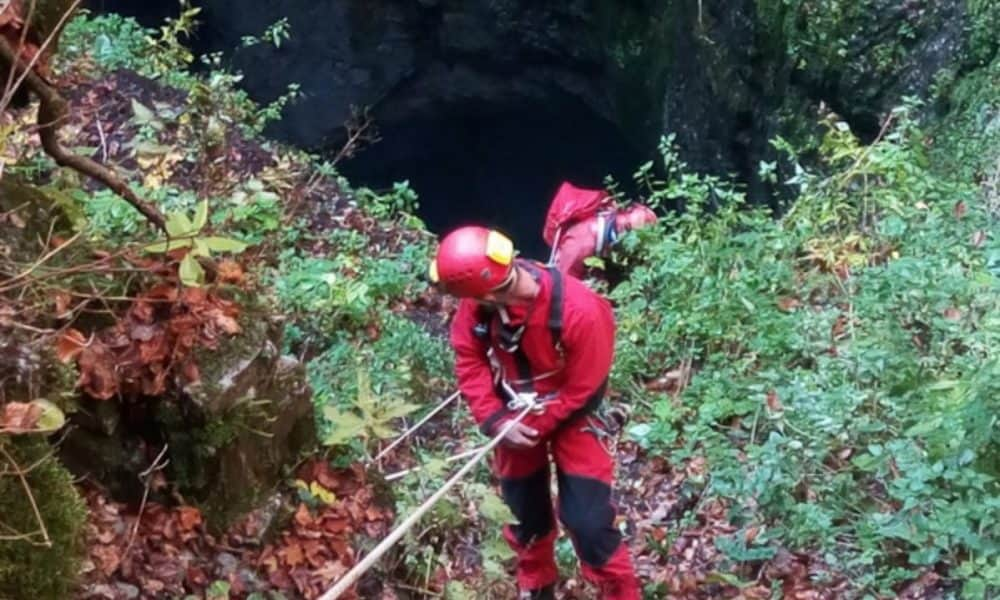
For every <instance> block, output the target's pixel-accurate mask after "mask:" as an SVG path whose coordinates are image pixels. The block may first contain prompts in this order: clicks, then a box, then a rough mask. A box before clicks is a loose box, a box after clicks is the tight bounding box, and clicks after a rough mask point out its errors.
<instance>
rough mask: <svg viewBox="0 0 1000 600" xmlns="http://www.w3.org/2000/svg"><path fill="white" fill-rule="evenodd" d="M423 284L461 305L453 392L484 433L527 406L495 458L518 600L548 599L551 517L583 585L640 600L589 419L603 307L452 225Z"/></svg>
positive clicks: (604, 455) (473, 230) (605, 345)
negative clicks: (553, 484)
mask: <svg viewBox="0 0 1000 600" xmlns="http://www.w3.org/2000/svg"><path fill="white" fill-rule="evenodd" d="M430 271H431V272H430V275H431V279H432V281H434V282H435V283H437V284H438V285H439V286H440V287H441V289H443V291H445V292H447V293H450V294H452V295H455V296H458V297H459V298H461V301H460V303H459V307H458V311H457V313H456V315H455V318H454V321H453V322H452V326H451V343H452V346H453V347H454V349H455V356H456V358H455V372H456V375H457V378H458V387H459V390H460V391H461V392H462V395H463V396H464V397H465V399H466V401H467V402H468V404H469V407H470V409H471V412H472V415H473V417H474V418H475V420H476V422H477V423H478V424H479V426H480V428H481V429H482V431H483V432H484V433H485V434H486V435H490V436H493V435H496V434H497V433H498V432H499V431H500V430H501V428H503V427H504V426H505V425H506V424H507V423H508V422H509V421H510V420H511V419H513V418H514V416H515V415H517V414H519V413H520V411H521V410H523V408H522V407H523V406H525V405H526V404H524V403H525V402H529V403H530V402H531V401H532V399H535V398H537V404H538V407H537V410H536V411H533V412H530V413H528V416H527V417H525V418H524V419H523V420H522V421H521V422H520V423H518V424H516V425H515V426H513V428H511V429H510V431H508V432H507V434H506V436H505V438H504V441H503V443H502V444H501V445H500V446H498V447H497V450H496V453H495V455H494V470H495V473H496V475H497V477H498V478H499V480H500V488H501V492H502V495H503V498H504V501H505V502H506V503H507V505H508V506H509V507H510V509H511V511H512V512H513V513H514V516H515V517H517V520H518V524H516V525H508V526H506V527H505V528H504V537H505V539H506V540H507V542H508V543H509V544H510V546H511V547H512V548H513V549H514V551H515V552H516V553H517V581H518V586H519V588H520V589H521V590H522V591H521V596H520V597H521V598H526V599H553V598H554V597H555V596H554V591H553V590H554V585H555V583H556V581H557V579H558V571H557V568H556V563H555V558H554V544H555V539H556V536H557V533H558V531H557V527H556V519H555V515H556V511H555V510H554V508H553V503H552V498H551V496H550V480H551V471H550V459H549V455H550V454H551V456H552V462H554V463H555V470H556V477H557V481H558V484H559V502H558V504H559V506H558V515H559V520H560V521H561V522H562V523H563V525H564V526H565V528H566V529H567V530H568V531H569V534H570V537H571V538H572V540H573V543H574V545H575V548H576V551H577V555H578V556H579V557H580V562H581V565H582V571H583V575H584V577H585V578H586V579H587V580H589V581H591V582H592V583H593V584H595V585H596V586H597V587H598V588H599V589H600V590H601V597H602V598H604V599H606V600H638V599H639V598H640V590H639V583H638V580H637V578H636V576H635V571H634V569H633V567H632V561H631V558H630V556H629V552H628V548H627V547H626V546H625V544H624V543H623V542H622V537H621V534H620V533H619V531H618V530H617V529H616V528H615V507H614V505H613V504H612V500H611V484H612V480H613V477H614V457H613V455H612V453H611V451H610V449H609V447H608V446H607V444H606V442H607V439H606V437H607V436H606V430H605V428H604V427H603V423H602V422H601V421H600V419H598V418H597V417H596V416H594V413H593V411H594V410H595V409H596V408H597V406H598V405H599V404H600V402H601V400H602V397H603V396H604V392H605V389H606V387H607V380H608V373H609V371H610V369H611V363H612V358H613V352H614V334H615V322H614V315H613V313H612V310H611V306H610V305H609V304H608V302H607V301H606V300H605V299H604V298H602V297H601V296H599V295H598V294H596V293H595V292H593V291H592V290H590V289H589V288H588V287H587V286H586V285H584V284H583V283H581V282H580V281H579V280H577V279H576V278H574V277H569V276H564V275H562V274H561V273H560V272H559V271H558V270H557V269H555V268H546V267H544V266H542V265H540V264H537V263H533V262H530V261H526V260H521V259H515V258H514V248H513V244H512V243H511V241H510V240H509V239H507V238H506V237H505V236H503V234H501V233H499V232H497V231H492V230H489V229H486V228H483V227H474V226H471V227H461V228H459V229H457V230H455V231H453V232H451V233H450V234H448V235H447V236H445V237H444V238H443V239H442V241H441V244H440V246H439V248H438V250H437V254H436V256H435V258H434V260H433V261H432V263H431V269H430Z"/></svg>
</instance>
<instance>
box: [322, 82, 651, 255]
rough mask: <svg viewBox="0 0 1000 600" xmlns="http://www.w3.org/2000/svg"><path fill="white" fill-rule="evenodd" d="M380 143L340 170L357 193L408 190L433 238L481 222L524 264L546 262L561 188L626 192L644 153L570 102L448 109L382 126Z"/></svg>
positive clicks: (469, 105) (381, 124)
mask: <svg viewBox="0 0 1000 600" xmlns="http://www.w3.org/2000/svg"><path fill="white" fill-rule="evenodd" d="M375 119H376V123H375V124H376V126H377V127H378V130H379V137H380V140H379V141H378V142H376V143H374V144H372V145H371V146H369V147H367V148H364V149H363V150H362V151H360V152H358V153H357V155H356V156H355V157H354V158H352V159H350V160H348V161H344V162H343V163H341V164H340V165H339V167H340V171H341V173H342V174H343V175H345V176H346V177H347V178H348V179H349V180H350V181H351V182H352V183H353V184H355V185H359V186H367V187H370V188H372V189H375V190H387V189H390V188H391V186H392V184H393V183H394V182H398V181H404V180H405V181H409V184H410V187H411V188H413V190H414V191H416V192H417V194H418V196H419V204H420V207H419V210H418V216H420V218H421V219H423V221H424V223H425V224H426V225H427V227H428V229H430V230H431V231H432V232H434V233H438V234H441V233H444V232H447V231H448V230H450V229H452V228H454V227H456V226H459V225H463V224H468V223H478V224H482V225H486V226H492V227H496V228H498V229H500V230H501V231H504V232H505V233H507V234H508V235H510V236H511V238H512V239H513V240H514V243H515V245H516V246H517V247H518V248H519V250H520V251H521V253H522V254H523V255H525V256H528V257H531V258H537V259H546V258H547V257H548V247H547V246H546V245H545V243H544V242H543V241H542V226H543V223H544V219H545V212H546V210H547V209H548V205H549V202H550V200H551V199H552V196H553V194H554V193H555V191H556V189H557V188H558V187H559V184H560V183H561V182H563V181H570V182H572V183H574V184H575V185H578V186H584V187H595V188H598V187H603V186H604V185H605V177H606V176H611V177H612V178H613V179H614V180H615V181H616V182H618V183H619V184H621V186H622V188H623V189H625V190H626V191H630V184H631V180H632V173H633V172H635V170H636V168H637V167H638V166H639V164H640V163H641V162H642V161H643V160H644V159H643V157H644V156H646V154H645V153H644V152H642V151H640V150H639V149H637V148H635V147H634V145H633V144H631V143H630V142H629V140H628V139H627V138H626V137H625V135H624V134H623V133H622V132H621V131H620V130H618V129H617V128H616V127H615V126H614V125H613V124H611V123H609V122H608V121H606V120H604V119H602V118H600V117H599V116H598V115H596V114H594V113H593V112H592V111H590V110H589V109H587V108H586V107H585V106H583V105H582V103H580V102H578V101H574V100H573V99H572V98H569V99H562V100H560V101H551V100H547V101H546V102H545V103H544V105H537V104H534V103H523V104H506V105H499V106H498V105H490V103H489V102H488V101H482V102H479V103H475V102H470V103H468V104H466V105H464V106H461V107H457V106H447V107H443V108H442V109H440V110H438V111H435V112H434V113H433V114H423V115H415V116H412V117H410V118H408V119H402V120H398V121H394V122H392V123H379V122H378V117H377V115H376V116H375Z"/></svg>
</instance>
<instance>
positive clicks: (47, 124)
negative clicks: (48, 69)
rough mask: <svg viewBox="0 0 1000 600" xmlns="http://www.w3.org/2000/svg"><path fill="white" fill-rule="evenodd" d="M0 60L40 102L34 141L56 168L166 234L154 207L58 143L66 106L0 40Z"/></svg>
mask: <svg viewBox="0 0 1000 600" xmlns="http://www.w3.org/2000/svg"><path fill="white" fill-rule="evenodd" d="M0 59H3V61H4V62H6V63H8V64H9V65H10V68H11V69H12V70H13V69H16V70H19V71H21V76H22V78H23V79H24V82H25V85H27V88H28V90H29V91H31V92H33V93H34V94H35V95H36V96H38V99H39V101H40V105H39V107H38V137H39V139H40V140H41V142H42V148H43V149H44V150H45V153H46V154H48V155H49V156H51V157H52V158H53V159H54V160H55V161H56V163H57V164H58V165H60V166H63V167H69V168H71V169H73V170H75V171H78V172H80V173H82V174H84V175H87V176H88V177H91V178H93V179H96V180H97V181H100V182H101V183H103V184H104V185H106V186H108V187H109V188H110V189H111V190H112V191H114V192H115V193H116V194H118V195H119V196H121V197H122V198H124V199H125V200H126V201H127V202H128V203H129V204H131V205H132V206H134V207H135V209H136V210H138V211H139V212H140V213H142V214H143V216H145V217H146V219H147V220H149V222H150V223H152V224H153V225H155V226H156V227H157V228H158V229H159V230H160V231H163V232H166V225H165V220H164V218H163V214H162V213H161V212H160V211H159V209H157V208H156V207H155V206H153V205H152V204H150V203H149V202H147V201H145V200H143V199H142V198H140V197H139V196H138V195H136V193H135V192H133V191H132V189H131V188H130V187H129V186H128V184H127V183H126V182H125V181H124V180H123V179H121V178H120V177H119V176H118V174H117V173H115V172H114V171H112V170H111V169H109V168H107V167H105V166H104V165H102V164H100V163H98V162H96V161H94V160H91V159H90V158H87V157H85V156H80V155H78V154H74V153H72V152H70V151H68V150H66V149H65V148H63V146H62V144H60V143H59V135H58V134H59V129H60V128H61V127H62V126H63V124H65V123H66V121H67V119H68V116H69V104H68V103H67V102H66V100H65V99H64V98H63V97H62V96H61V95H60V94H59V92H57V91H56V90H55V88H53V87H52V86H50V85H49V84H48V83H46V82H45V80H43V79H42V78H41V77H40V76H39V75H38V74H37V73H35V72H34V71H32V70H30V69H25V67H24V66H23V65H22V64H21V61H20V60H19V59H18V56H17V54H16V53H15V52H14V50H13V48H11V47H10V44H9V43H8V42H7V40H5V39H3V38H2V37H0Z"/></svg>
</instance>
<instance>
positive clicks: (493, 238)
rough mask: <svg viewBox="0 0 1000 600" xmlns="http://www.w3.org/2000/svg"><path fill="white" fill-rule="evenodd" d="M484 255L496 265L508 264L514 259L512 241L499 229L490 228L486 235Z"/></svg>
mask: <svg viewBox="0 0 1000 600" xmlns="http://www.w3.org/2000/svg"><path fill="white" fill-rule="evenodd" d="M486 256H488V257H489V259H490V260H492V261H493V262H495V263H497V264H498V265H504V266H507V265H509V264H510V263H511V262H512V261H513V260H514V242H512V241H510V238H508V237H507V236H505V235H504V234H502V233H500V232H499V231H494V230H490V232H489V234H487V236H486Z"/></svg>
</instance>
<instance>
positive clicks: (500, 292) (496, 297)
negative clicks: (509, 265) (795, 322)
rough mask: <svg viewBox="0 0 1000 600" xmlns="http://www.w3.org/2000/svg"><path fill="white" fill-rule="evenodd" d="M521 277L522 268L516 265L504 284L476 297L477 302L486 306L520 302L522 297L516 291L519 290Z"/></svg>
mask: <svg viewBox="0 0 1000 600" xmlns="http://www.w3.org/2000/svg"><path fill="white" fill-rule="evenodd" d="M520 277H521V273H520V269H518V268H517V267H514V270H513V271H512V272H511V274H510V277H509V278H508V279H507V281H505V282H504V283H503V285H501V286H500V287H497V288H494V289H492V290H490V291H489V292H487V293H485V294H483V295H482V296H480V297H479V298H476V302H478V303H480V304H483V305H486V306H498V305H510V304H518V303H519V302H520V299H519V298H518V297H517V296H516V294H515V292H516V290H517V282H518V279H520Z"/></svg>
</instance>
